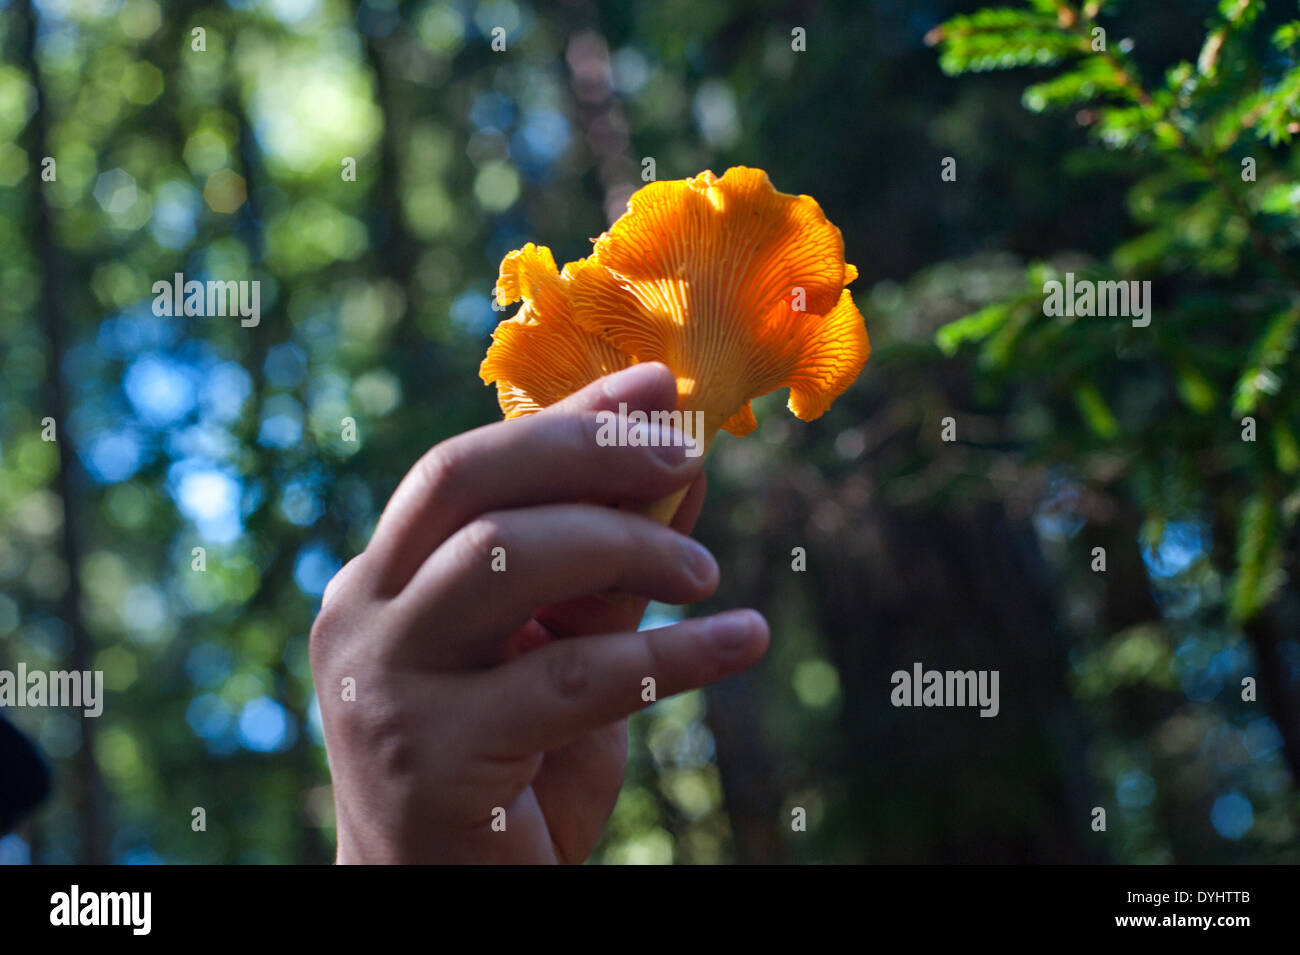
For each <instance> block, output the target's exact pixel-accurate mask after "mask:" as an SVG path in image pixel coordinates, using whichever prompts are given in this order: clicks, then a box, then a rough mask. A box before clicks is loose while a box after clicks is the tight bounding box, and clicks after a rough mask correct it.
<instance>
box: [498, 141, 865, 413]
mask: <svg viewBox="0 0 1300 955" xmlns="http://www.w3.org/2000/svg"><path fill="white" fill-rule="evenodd" d="M857 274H858V273H857V269H855V268H854V267H853V266H852V265H849V264H847V263H846V262H845V261H844V241H843V238H842V236H841V235H840V230H839V229H837V228H836V227H835V226H834V225H832V224H831V223H830V222H829V221H828V220H827V218H826V216H825V214H824V213H823V212H822V210H821V207H820V206H819V205H818V204H817V202H816V201H815V200H814V199H812V198H811V197H810V196H792V195H787V194H785V193H780V192H777V191H776V190H775V189H774V188H773V187H772V183H771V182H770V181H769V179H768V177H767V174H766V173H765V172H763V171H762V170H761V169H749V168H746V167H744V166H737V167H734V168H732V169H729V170H727V172H726V173H725V174H724V175H723V176H722V177H721V178H718V177H717V176H715V175H714V174H713V173H712V172H709V171H705V172H702V173H700V174H699V175H698V176H696V177H694V178H692V179H685V180H673V181H664V182H654V183H650V184H649V185H647V186H645V187H643V188H642V189H640V190H638V191H637V192H636V193H635V194H634V195H633V196H632V198H631V199H630V200H629V202H628V209H627V212H626V213H624V214H623V215H622V216H621V217H620V218H619V219H618V221H617V222H615V223H614V224H613V225H612V226H611V227H610V229H609V231H607V232H605V233H604V234H603V235H601V236H600V238H599V239H597V240H596V243H595V250H594V252H593V254H592V255H591V256H590V257H589V258H586V259H583V260H581V261H579V262H572V263H569V264H568V265H566V266H565V267H564V271H563V272H559V271H557V269H556V266H555V260H554V258H553V257H552V255H551V253H550V250H549V249H546V248H544V247H538V246H534V245H531V244H530V245H526V246H524V248H522V249H520V250H518V251H516V252H511V253H510V254H509V255H507V256H506V257H505V259H504V260H503V261H502V263H501V274H500V278H499V279H498V283H497V298H498V301H499V302H501V304H503V305H504V304H510V303H511V302H513V301H516V300H518V299H523V301H524V305H523V307H522V308H521V309H520V311H519V314H518V315H516V316H515V317H514V318H512V319H510V320H508V321H504V322H502V323H501V324H500V325H499V326H498V327H497V331H496V332H495V333H494V334H493V343H492V346H491V347H490V348H489V350H488V356H487V358H486V359H485V360H484V362H483V365H482V367H481V369H480V375H481V376H482V378H483V380H484V381H485V382H489V383H490V382H492V381H496V382H497V387H498V395H499V399H500V402H501V407H502V409H503V410H504V411H505V413H506V416H507V417H513V416H515V415H517V414H527V413H529V412H532V411H537V410H539V409H540V408H542V407H545V406H546V405H548V404H551V403H553V402H555V401H558V400H559V399H561V398H563V397H565V396H566V395H568V394H570V393H572V392H573V391H576V390H578V389H579V388H581V387H583V386H584V385H586V384H588V383H589V382H591V381H594V380H595V379H596V378H599V377H600V376H601V375H604V374H608V373H610V372H612V371H617V370H618V369H620V368H624V367H627V365H629V364H633V363H635V362H638V361H661V362H663V363H664V364H666V365H667V366H668V367H669V368H671V369H672V370H673V372H674V374H676V376H677V390H678V405H679V407H680V408H681V409H682V410H702V411H704V412H705V426H706V430H707V433H708V434H710V435H711V434H712V433H713V432H714V431H716V430H717V429H718V428H725V429H726V430H728V431H730V432H731V433H732V434H736V435H743V434H748V433H749V432H750V431H753V430H754V428H755V427H756V426H757V422H756V420H755V418H754V412H753V409H752V407H751V405H750V401H751V399H753V398H756V397H759V396H760V395H765V394H767V393H769V392H771V391H774V390H776V389H777V388H783V387H788V388H789V389H790V400H789V407H790V410H791V411H793V412H794V413H795V415H797V416H798V417H800V418H802V419H804V420H806V421H809V420H812V419H813V418H816V417H818V416H819V415H821V414H822V413H823V412H825V411H826V409H827V408H828V407H830V405H831V402H833V401H834V400H835V399H836V398H837V397H839V395H841V394H842V393H843V392H844V391H845V390H846V389H847V388H848V387H849V385H850V384H852V383H853V380H854V379H855V378H856V377H857V376H858V373H859V372H860V371H861V370H862V366H863V365H864V364H865V362H866V360H867V356H868V355H869V354H870V350H871V348H870V344H869V342H868V340H867V331H866V327H865V325H864V323H863V320H862V315H861V313H860V312H859V311H858V309H857V307H856V306H855V305H854V304H853V298H852V296H851V295H850V294H849V292H848V290H847V289H846V288H845V286H846V285H847V284H849V283H850V282H852V281H853V280H854V279H855V278H857Z"/></svg>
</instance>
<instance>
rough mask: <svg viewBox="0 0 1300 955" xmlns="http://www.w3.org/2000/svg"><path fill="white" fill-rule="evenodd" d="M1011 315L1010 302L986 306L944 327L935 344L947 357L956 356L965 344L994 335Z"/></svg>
mask: <svg viewBox="0 0 1300 955" xmlns="http://www.w3.org/2000/svg"><path fill="white" fill-rule="evenodd" d="M1010 315H1011V304H1010V303H1009V302H995V303H993V304H992V305H986V306H984V308H982V309H980V310H979V311H978V312H973V313H972V314H970V315H966V316H963V317H962V318H959V319H957V320H956V321H953V322H949V323H948V324H947V325H944V326H943V327H942V328H940V329H939V330H938V331H937V332H935V335H934V342H935V344H936V345H938V346H939V350H940V351H942V352H943V353H944V354H945V355H949V356H951V355H954V354H956V353H957V349H959V348H960V347H961V345H962V343H963V342H977V341H981V340H982V339H984V338H987V337H988V336H989V335H992V334H993V333H994V332H995V331H997V330H998V328H1000V327H1001V326H1002V324H1003V323H1004V322H1005V321H1006V320H1007V319H1008V318H1009V317H1010Z"/></svg>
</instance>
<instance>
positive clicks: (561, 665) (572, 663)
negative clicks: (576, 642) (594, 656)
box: [546, 646, 590, 700]
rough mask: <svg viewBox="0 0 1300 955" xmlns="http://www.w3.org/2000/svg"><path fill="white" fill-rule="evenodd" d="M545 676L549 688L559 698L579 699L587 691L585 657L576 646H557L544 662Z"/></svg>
mask: <svg viewBox="0 0 1300 955" xmlns="http://www.w3.org/2000/svg"><path fill="white" fill-rule="evenodd" d="M546 677H547V680H548V681H549V684H550V688H551V690H552V691H553V692H554V693H555V694H556V695H557V696H559V697H560V698H561V699H564V700H576V699H579V698H581V697H582V696H583V695H584V694H585V693H586V692H587V686H588V684H589V681H590V668H589V667H588V665H587V658H586V656H585V655H584V654H583V653H582V651H581V650H580V649H579V648H578V647H576V646H558V647H556V648H555V651H554V652H553V653H552V654H551V658H550V659H549V660H548V661H547V663H546Z"/></svg>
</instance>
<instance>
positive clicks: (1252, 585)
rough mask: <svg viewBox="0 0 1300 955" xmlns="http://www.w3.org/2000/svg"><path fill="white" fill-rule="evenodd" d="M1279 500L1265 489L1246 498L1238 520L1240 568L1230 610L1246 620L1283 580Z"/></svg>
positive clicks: (1239, 620) (1234, 617)
mask: <svg viewBox="0 0 1300 955" xmlns="http://www.w3.org/2000/svg"><path fill="white" fill-rule="evenodd" d="M1279 524H1280V521H1279V509H1278V506H1277V503H1276V502H1275V501H1273V500H1272V499H1271V498H1269V497H1268V496H1267V495H1266V494H1264V493H1262V492H1261V493H1258V494H1256V495H1254V496H1253V497H1251V498H1250V500H1248V501H1247V502H1246V505H1245V507H1243V508H1242V511H1241V517H1240V518H1239V519H1238V521H1237V571H1236V573H1235V574H1234V576H1233V580H1232V591H1231V596H1230V598H1229V612H1230V614H1231V616H1232V620H1233V621H1234V622H1235V623H1238V624H1241V623H1245V622H1246V621H1247V620H1249V619H1251V618H1252V617H1253V616H1255V614H1257V613H1258V612H1259V611H1260V610H1262V609H1263V608H1264V607H1265V606H1267V605H1268V602H1269V601H1270V600H1271V599H1272V597H1273V594H1274V592H1275V591H1276V590H1277V588H1278V585H1279V584H1280V583H1281V577H1282V573H1281V566H1282V535H1281V534H1280V533H1279Z"/></svg>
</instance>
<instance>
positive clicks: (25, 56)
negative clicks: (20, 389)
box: [20, 0, 109, 865]
mask: <svg viewBox="0 0 1300 955" xmlns="http://www.w3.org/2000/svg"><path fill="white" fill-rule="evenodd" d="M20 9H21V11H22V15H23V22H24V24H25V27H26V30H25V33H24V41H23V47H22V67H23V69H24V71H25V72H26V73H27V75H28V77H29V78H30V81H31V85H32V90H33V92H34V98H35V112H34V113H33V115H32V119H31V122H30V123H29V124H28V127H27V133H26V137H27V142H26V150H27V157H28V160H29V162H30V163H31V164H32V166H31V170H32V171H31V196H32V214H31V218H32V236H33V244H34V246H35V250H36V255H37V257H38V258H39V259H40V263H41V306H40V307H41V322H42V324H43V325H44V327H45V337H46V342H47V348H48V352H47V357H48V371H47V376H46V397H45V400H46V409H47V412H48V415H49V417H51V418H53V419H54V421H55V425H56V427H57V435H58V440H57V441H56V442H55V446H56V447H57V448H58V454H59V473H58V477H57V479H56V483H55V493H57V494H58V496H59V500H60V502H61V503H62V506H63V528H62V538H61V541H60V543H61V547H62V551H63V555H62V556H63V561H64V563H65V564H66V566H67V569H68V585H67V587H65V588H64V591H63V595H62V597H61V599H60V603H59V615H60V617H61V618H62V619H63V622H64V623H65V624H67V626H68V632H69V635H70V636H71V640H72V646H71V651H70V652H69V654H68V666H69V669H72V670H90V669H91V665H92V660H93V657H94V646H93V644H92V642H91V638H90V633H89V631H88V630H87V628H86V621H85V617H84V616H83V614H82V610H81V577H80V575H81V560H82V554H83V551H84V548H83V545H82V538H81V526H80V521H79V518H78V512H77V507H76V502H77V500H78V498H79V496H80V494H79V490H80V487H81V486H84V481H83V480H81V479H80V475H81V471H80V467H79V465H78V461H77V455H76V451H75V449H74V447H73V444H72V435H71V434H70V433H69V431H68V411H69V401H68V394H67V390H66V387H65V383H64V380H63V361H64V358H65V356H66V355H67V350H68V338H69V334H68V326H67V319H66V314H65V310H64V304H63V294H62V293H63V288H64V284H65V282H66V276H65V275H64V270H63V262H62V259H61V258H60V253H59V251H58V248H57V245H56V243H55V241H54V225H53V222H52V218H51V213H50V207H49V203H48V202H46V199H45V191H44V190H45V185H44V183H43V181H42V180H41V178H40V163H41V161H42V159H43V158H44V157H46V156H49V155H51V153H50V148H49V123H50V120H49V104H48V101H47V99H46V93H45V85H44V83H43V82H42V79H41V70H40V64H39V62H38V60H37V39H36V31H37V18H36V11H35V10H34V9H33V6H32V2H31V0H23V2H22V6H21V8H20ZM79 726H80V729H81V746H80V747H79V748H78V750H77V754H76V757H75V759H74V760H73V766H74V768H75V773H74V775H73V778H72V779H71V780H70V782H71V788H72V800H71V802H72V805H73V807H74V808H75V810H76V813H77V815H78V817H79V818H80V819H81V825H82V832H81V846H80V850H79V854H78V861H79V862H81V863H82V864H89V865H101V864H105V863H107V862H108V861H109V847H108V800H107V794H106V791H105V789H104V781H103V777H102V776H101V774H100V772H99V764H98V763H97V762H96V761H95V720H93V719H85V718H83V719H82V720H81V721H80V723H79Z"/></svg>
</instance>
